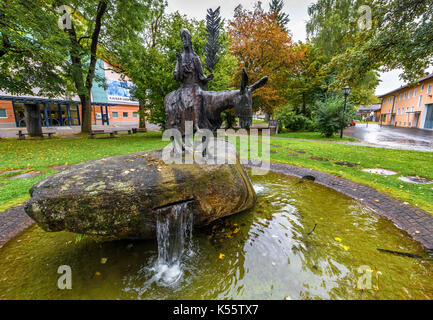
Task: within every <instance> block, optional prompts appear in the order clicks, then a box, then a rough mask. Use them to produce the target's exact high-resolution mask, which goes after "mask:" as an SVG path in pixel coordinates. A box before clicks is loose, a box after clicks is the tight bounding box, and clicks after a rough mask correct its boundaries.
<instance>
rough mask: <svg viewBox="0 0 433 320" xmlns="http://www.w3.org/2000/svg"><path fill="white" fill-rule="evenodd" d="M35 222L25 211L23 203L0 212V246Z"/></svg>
mask: <svg viewBox="0 0 433 320" xmlns="http://www.w3.org/2000/svg"><path fill="white" fill-rule="evenodd" d="M33 223H35V222H34V221H33V220H32V219H31V218H30V217H29V216H28V215H27V214H26V213H25V212H24V205H20V206H17V207H13V208H10V209H8V210H6V211H4V212H0V248H2V247H3V246H4V245H5V243H6V242H8V241H9V240H11V239H12V238H15V237H16V236H17V235H19V234H20V233H21V232H22V231H24V230H25V229H27V228H28V227H30V226H31V225H32V224H33Z"/></svg>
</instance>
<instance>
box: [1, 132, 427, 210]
mask: <svg viewBox="0 0 433 320" xmlns="http://www.w3.org/2000/svg"><path fill="white" fill-rule="evenodd" d="M166 144H167V142H165V141H162V140H161V133H159V132H149V133H146V134H137V135H126V134H123V135H121V137H120V138H117V139H88V138H85V137H79V138H78V139H60V138H55V139H45V140H25V141H18V140H17V139H2V140H1V141H0V154H1V158H0V172H3V171H7V170H13V169H21V170H23V172H29V171H40V172H43V173H44V175H43V176H38V177H34V178H29V179H18V180H9V179H7V177H8V176H11V175H14V174H16V173H11V174H6V175H0V212H1V211H4V210H6V209H7V208H9V207H12V206H14V205H17V204H19V203H22V202H24V201H26V200H27V199H28V198H29V195H28V190H29V189H30V188H31V186H32V185H33V184H34V183H35V182H36V181H38V180H39V179H42V178H44V177H46V176H48V175H50V174H53V173H55V171H54V170H52V169H50V167H53V166H59V165H64V164H76V163H80V162H83V161H88V160H92V159H98V158H103V157H108V156H115V155H120V154H127V153H134V152H140V151H146V150H151V149H157V148H161V147H163V146H165V145H166ZM300 150H302V151H305V152H307V154H301V153H296V151H300ZM271 151H272V154H271V160H272V161H275V162H283V163H288V164H292V165H297V166H302V167H307V168H312V169H316V170H320V171H324V172H327V173H331V174H334V175H337V176H341V177H345V178H348V179H350V180H353V181H356V182H359V183H363V184H366V185H368V186H371V187H373V188H375V189H377V190H378V191H381V192H384V193H386V194H388V195H391V196H393V197H395V198H397V199H399V200H402V201H406V202H408V203H410V204H412V205H413V206H418V207H419V208H422V209H424V210H426V211H427V212H430V213H432V214H433V185H415V184H409V183H405V182H402V181H399V180H397V177H398V175H397V176H388V177H385V176H378V175H372V174H369V173H365V172H362V171H361V169H362V168H383V169H390V170H394V171H397V172H398V173H399V174H400V175H418V176H420V177H425V178H430V179H433V153H424V152H418V151H400V150H389V149H381V148H370V147H359V146H351V145H341V144H333V143H323V142H314V141H299V140H288V139H276V138H272V139H271ZM287 154H298V156H297V157H291V156H288V155H287ZM312 156H314V157H320V158H326V159H329V160H330V161H328V162H322V161H318V160H313V159H310V157H312ZM338 161H341V162H343V161H345V162H349V163H352V164H356V165H359V166H358V167H345V166H339V165H337V164H335V162H338Z"/></svg>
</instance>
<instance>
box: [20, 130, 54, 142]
mask: <svg viewBox="0 0 433 320" xmlns="http://www.w3.org/2000/svg"><path fill="white" fill-rule="evenodd" d="M55 134H56V133H55V132H42V138H43V137H44V136H48V138H49V139H51V138H52V137H53V136H54V135H55ZM28 135H29V134H28V133H23V132H22V130H19V131H18V133H17V136H18V139H19V140H25V139H26V136H28Z"/></svg>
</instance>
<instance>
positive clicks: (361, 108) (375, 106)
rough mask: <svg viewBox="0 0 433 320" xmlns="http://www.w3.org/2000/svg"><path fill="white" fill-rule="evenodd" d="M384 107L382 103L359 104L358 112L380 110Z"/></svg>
mask: <svg viewBox="0 0 433 320" xmlns="http://www.w3.org/2000/svg"><path fill="white" fill-rule="evenodd" d="M381 108H382V106H381V105H380V104H370V105H369V106H359V107H358V112H371V111H378V110H380V109H381Z"/></svg>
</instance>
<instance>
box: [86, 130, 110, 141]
mask: <svg viewBox="0 0 433 320" xmlns="http://www.w3.org/2000/svg"><path fill="white" fill-rule="evenodd" d="M115 132H116V131H112V132H105V131H104V130H93V131H92V132H90V139H97V138H96V135H98V134H107V133H109V134H110V138H115V137H116V136H115ZM103 138H104V137H102V138H99V139H103Z"/></svg>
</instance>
